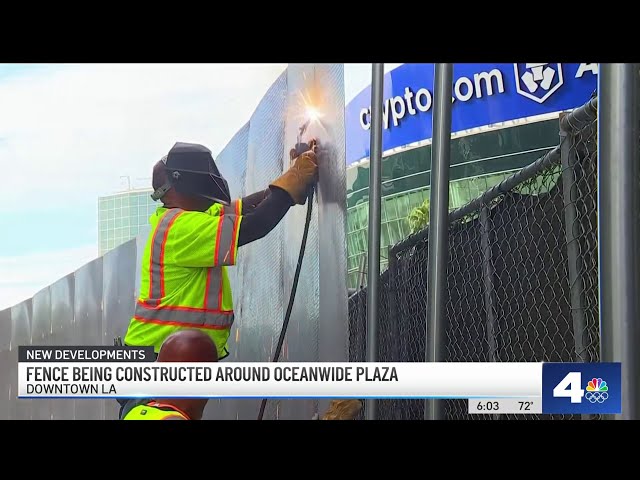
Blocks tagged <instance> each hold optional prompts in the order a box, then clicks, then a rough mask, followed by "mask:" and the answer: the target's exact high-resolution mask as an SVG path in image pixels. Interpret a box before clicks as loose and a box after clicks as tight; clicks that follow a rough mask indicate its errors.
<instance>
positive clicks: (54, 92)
mask: <svg viewBox="0 0 640 480" xmlns="http://www.w3.org/2000/svg"><path fill="white" fill-rule="evenodd" d="M399 65H401V64H399V63H389V64H385V71H389V70H392V69H393V68H396V67H397V66H399ZM286 67H287V64H180V65H171V64H141V65H136V64H123V65H117V64H65V65H62V64H53V65H33V64H0V166H1V167H2V186H1V187H0V196H1V198H2V199H3V201H2V202H0V310H3V309H5V308H8V307H11V306H12V305H15V304H17V303H20V302H21V301H23V300H25V299H27V298H29V297H31V296H33V295H34V294H35V293H36V292H38V291H39V290H41V289H42V288H45V287H47V286H48V285H50V284H51V283H54V282H55V281H56V280H58V279H60V278H62V277H63V276H65V275H67V274H69V273H72V272H73V271H75V270H77V269H78V268H79V267H81V266H82V265H84V264H86V263H88V262H90V261H91V260H93V259H95V258H96V257H97V256H98V246H97V243H98V231H97V230H98V229H97V225H98V224H97V202H98V197H99V196H101V195H105V194H110V193H114V192H117V191H121V190H124V189H125V188H127V187H128V186H129V184H130V185H131V186H132V187H147V186H148V185H149V183H150V178H149V177H150V172H149V169H150V166H152V165H153V164H154V163H155V162H156V161H157V159H159V158H160V157H162V155H164V154H165V153H166V152H167V150H168V149H169V148H171V146H172V145H173V143H175V141H177V139H179V141H184V142H194V143H201V144H203V145H206V146H207V147H209V148H210V149H211V150H212V152H213V153H214V155H215V154H216V153H218V152H220V151H221V150H222V149H223V148H224V146H225V145H226V144H227V143H228V142H229V140H231V138H232V137H233V135H234V134H235V133H236V132H237V131H238V129H239V128H240V127H242V125H244V123H245V122H246V121H247V120H249V118H250V117H251V114H252V113H253V111H254V110H255V108H256V107H257V105H258V103H259V102H260V100H261V99H262V97H263V95H264V94H265V93H266V91H267V89H268V88H269V87H270V86H271V85H272V83H273V82H274V81H275V80H276V78H277V77H278V76H279V75H280V74H281V73H282V72H283V71H284V69H285V68H286ZM370 83H371V65H370V64H345V100H346V103H348V102H349V101H350V100H351V99H352V98H353V97H355V96H356V95H357V94H358V93H359V92H360V91H362V89H364V88H365V87H366V86H368V85H369V84H370ZM123 177H128V178H123Z"/></svg>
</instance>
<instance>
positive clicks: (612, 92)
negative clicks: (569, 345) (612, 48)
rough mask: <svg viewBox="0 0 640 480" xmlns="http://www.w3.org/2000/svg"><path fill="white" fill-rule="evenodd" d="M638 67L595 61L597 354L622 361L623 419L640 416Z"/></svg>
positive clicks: (615, 360)
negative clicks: (596, 76) (598, 340)
mask: <svg viewBox="0 0 640 480" xmlns="http://www.w3.org/2000/svg"><path fill="white" fill-rule="evenodd" d="M639 70H640V66H639V64H637V63H636V64H632V63H614V64H601V65H600V72H599V75H598V96H599V98H598V114H599V119H598V143H599V145H598V177H599V178H598V236H599V238H598V245H599V257H600V258H599V268H600V271H599V274H600V282H599V283H600V285H599V286H600V323H601V332H602V338H601V352H602V354H601V358H602V361H604V362H622V415H621V417H622V418H623V419H629V420H635V419H638V418H639V417H640V392H639V385H640V382H639V380H638V375H640V349H638V342H639V341H640V322H639V320H638V319H639V318H640V305H639V295H638V292H640V282H639V279H638V276H639V275H640V273H639V271H640V252H639V251H638V247H639V243H638V241H639V232H638V229H639V227H638V221H639V219H638V211H639V208H640V198H639V196H640V188H639V184H638V178H639V175H638V169H639V163H640V155H639V145H638V142H639V131H638V130H639V127H638V124H639V122H640V113H639V112H638V109H639V108H640V95H639V93H638V88H639V86H638V83H639V79H638V76H639V75H640V73H639Z"/></svg>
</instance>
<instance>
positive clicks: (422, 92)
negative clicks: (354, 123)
mask: <svg viewBox="0 0 640 480" xmlns="http://www.w3.org/2000/svg"><path fill="white" fill-rule="evenodd" d="M540 65H557V68H558V69H560V68H561V64H540ZM527 66H528V67H529V66H533V67H531V69H532V71H531V72H528V73H527V72H524V73H523V74H522V76H523V78H522V81H523V83H524V84H525V86H527V88H528V89H529V91H530V92H535V90H536V89H537V88H538V84H539V85H540V88H542V89H544V90H553V91H555V90H557V89H558V88H560V87H561V86H562V77H561V73H562V72H561V70H558V71H559V74H560V76H559V78H560V80H559V81H557V82H556V84H555V86H554V87H552V86H551V85H548V86H547V85H546V84H545V78H541V79H539V78H538V77H537V76H536V74H537V73H539V72H538V71H537V70H536V68H537V69H538V70H541V73H546V74H547V76H548V77H549V78H548V81H549V82H553V77H552V76H551V74H552V73H553V71H552V70H551V69H549V68H547V69H546V70H544V71H542V67H539V66H538V64H527ZM514 67H515V68H516V75H518V72H517V64H514ZM586 72H591V73H592V74H593V75H597V74H598V64H597V63H581V64H580V65H579V66H578V71H577V72H576V75H575V78H582V77H583V76H584V74H585V73H586ZM527 75H528V76H527ZM529 77H531V78H529ZM517 81H518V80H516V82H517ZM527 81H528V83H526V82H527ZM520 90H521V89H520ZM520 90H519V91H518V93H521V94H523V95H525V96H527V97H528V98H532V95H531V93H529V92H524V91H520ZM553 91H549V92H548V93H546V94H545V95H544V96H542V97H540V98H532V100H535V101H536V102H538V103H542V102H544V100H546V98H548V97H549V96H550V95H551V93H553ZM504 92H505V85H504V75H503V73H502V72H501V71H500V70H499V69H497V68H494V69H493V70H491V71H488V72H479V73H475V74H474V75H473V78H470V77H460V78H458V79H457V80H456V81H455V84H454V86H453V97H452V99H451V101H452V102H455V101H456V100H458V101H461V102H468V101H470V100H472V99H473V98H474V97H475V98H476V99H482V98H485V97H491V96H494V95H497V94H501V93H504ZM432 105H433V94H432V93H431V92H430V91H429V89H427V88H420V89H419V90H418V91H417V92H415V93H414V92H413V91H412V90H411V88H409V87H405V88H404V95H397V96H395V97H391V98H388V99H386V100H384V102H383V105H382V127H383V128H384V129H388V128H389V123H390V121H391V122H392V123H393V126H394V127H397V126H398V125H399V124H400V121H401V120H402V119H403V118H404V117H405V116H407V115H409V116H414V115H419V114H420V113H426V112H428V111H429V110H431V107H432ZM360 126H361V127H362V129H363V130H369V129H370V128H371V107H369V108H363V109H361V110H360Z"/></svg>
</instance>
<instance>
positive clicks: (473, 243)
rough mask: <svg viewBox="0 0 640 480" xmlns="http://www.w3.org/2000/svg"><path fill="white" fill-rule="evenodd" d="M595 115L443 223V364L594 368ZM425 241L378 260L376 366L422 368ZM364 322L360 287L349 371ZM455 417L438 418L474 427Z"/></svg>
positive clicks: (456, 405) (463, 405)
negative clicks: (578, 364)
mask: <svg viewBox="0 0 640 480" xmlns="http://www.w3.org/2000/svg"><path fill="white" fill-rule="evenodd" d="M596 110H597V103H596V99H592V100H591V101H589V102H588V103H587V104H585V105H584V106H582V107H580V108H578V109H576V110H574V111H573V112H571V113H570V114H568V115H566V116H561V122H560V137H561V141H560V145H559V146H558V147H556V148H555V149H553V150H552V151H550V152H549V153H547V154H546V155H544V156H543V157H542V158H540V159H538V160H537V161H536V162H534V163H533V164H531V165H529V166H527V167H525V168H524V169H522V170H521V171H519V172H518V173H516V174H514V175H512V176H511V177H509V178H507V179H505V180H504V181H503V182H502V183H500V184H499V185H497V186H495V187H493V188H492V189H490V190H488V191H487V192H485V193H484V194H483V195H481V196H480V197H478V198H477V199H475V200H474V201H472V202H470V203H469V204H467V205H465V206H464V207H462V208H460V209H458V210H455V211H453V212H451V213H450V215H449V220H450V225H449V239H448V242H449V259H448V263H447V292H446V308H445V311H446V316H447V318H446V340H445V341H446V345H445V351H446V361H451V362H494V361H495V362H542V361H547V362H572V361H587V362H588V361H598V359H599V356H598V352H599V326H598V270H597V258H598V253H597V221H596V215H597V188H596V187H597V183H596V182H597V180H596V166H597V138H596V133H597V122H596ZM428 233H429V232H428V227H427V228H426V229H425V230H423V231H421V232H418V233H416V234H414V235H412V236H410V237H408V238H407V239H405V240H404V241H402V242H400V243H399V244H397V245H395V246H394V247H393V248H391V249H390V251H389V268H388V269H387V270H386V271H385V272H383V274H382V275H381V285H380V289H381V299H380V319H379V322H380V324H379V332H380V333H379V361H382V362H385V361H400V362H423V361H425V343H426V342H425V333H426V312H427V259H428V258H427V257H428ZM366 318H367V317H366V289H365V290H361V291H359V292H358V293H356V294H355V295H353V296H352V297H351V298H350V300H349V332H350V333H349V345H350V361H365V358H366V355H365V339H366ZM423 408H424V402H423V401H422V400H381V401H379V414H378V416H379V418H380V419H422V418H423ZM467 410H468V407H467V401H466V400H447V401H446V402H445V418H447V419H480V418H486V416H485V415H482V416H479V415H469V414H468V413H467ZM361 418H362V417H361ZM495 418H510V419H516V418H517V419H536V418H538V419H539V418H554V419H555V418H558V419H570V418H571V419H573V418H580V417H579V416H578V417H576V416H562V415H559V416H552V417H551V416H542V415H502V416H500V417H495Z"/></svg>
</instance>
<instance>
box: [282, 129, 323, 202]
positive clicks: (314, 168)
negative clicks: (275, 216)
mask: <svg viewBox="0 0 640 480" xmlns="http://www.w3.org/2000/svg"><path fill="white" fill-rule="evenodd" d="M317 146H318V145H317V142H316V141H315V140H312V141H311V142H309V143H308V144H305V143H303V144H298V145H296V147H294V148H292V149H291V150H290V151H289V157H290V159H291V161H292V162H293V164H292V165H291V167H290V168H289V170H287V171H286V172H285V173H284V174H283V175H282V176H280V177H279V178H277V179H276V180H275V181H273V182H272V183H271V185H272V186H274V187H279V188H281V189H283V190H284V191H286V192H287V193H288V194H289V195H290V196H291V198H292V199H293V202H294V203H295V204H298V205H304V203H305V202H306V200H307V195H308V192H309V188H310V187H311V186H312V185H313V184H315V183H316V182H317V181H318V160H317V156H316V152H317Z"/></svg>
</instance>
